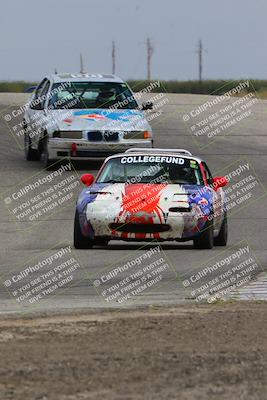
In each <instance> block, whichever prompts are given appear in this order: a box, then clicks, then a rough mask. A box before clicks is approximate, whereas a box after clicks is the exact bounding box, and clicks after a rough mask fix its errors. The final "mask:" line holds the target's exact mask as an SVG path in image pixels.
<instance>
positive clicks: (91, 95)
mask: <svg viewBox="0 0 267 400" xmlns="http://www.w3.org/2000/svg"><path fill="white" fill-rule="evenodd" d="M48 108H50V109H54V110H55V109H56V110H58V109H86V108H102V109H103V108H105V109H106V108H112V109H137V108H138V104H137V102H136V100H135V99H134V96H133V93H132V92H131V91H130V89H129V87H128V86H127V84H126V83H113V82H68V84H64V85H62V84H61V83H56V84H54V85H53V87H52V90H51V97H50V100H49V105H48Z"/></svg>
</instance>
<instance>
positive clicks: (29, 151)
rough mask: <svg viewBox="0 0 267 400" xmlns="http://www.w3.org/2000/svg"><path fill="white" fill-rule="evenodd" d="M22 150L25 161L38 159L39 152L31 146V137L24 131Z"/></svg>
mask: <svg viewBox="0 0 267 400" xmlns="http://www.w3.org/2000/svg"><path fill="white" fill-rule="evenodd" d="M24 152H25V159H26V160H27V161H38V160H40V152H39V151H38V150H35V149H33V148H32V143H31V138H30V136H29V135H28V134H27V133H26V132H25V133H24Z"/></svg>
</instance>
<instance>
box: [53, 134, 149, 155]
mask: <svg viewBox="0 0 267 400" xmlns="http://www.w3.org/2000/svg"><path fill="white" fill-rule="evenodd" d="M131 147H142V148H144V147H145V148H151V147H153V140H152V139H138V140H137V139H135V140H134V139H128V140H121V141H117V142H105V141H101V142H89V141H86V140H84V139H61V138H49V141H48V152H49V158H50V159H51V160H59V159H62V158H66V157H67V158H70V159H73V160H85V159H89V158H105V157H107V156H110V155H112V154H116V153H123V152H124V151H125V150H127V149H129V148H131Z"/></svg>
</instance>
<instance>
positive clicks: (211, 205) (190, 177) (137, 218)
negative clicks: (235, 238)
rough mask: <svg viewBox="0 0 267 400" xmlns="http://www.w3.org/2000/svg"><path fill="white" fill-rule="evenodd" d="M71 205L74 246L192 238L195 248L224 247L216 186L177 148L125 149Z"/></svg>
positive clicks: (220, 181) (221, 200)
mask: <svg viewBox="0 0 267 400" xmlns="http://www.w3.org/2000/svg"><path fill="white" fill-rule="evenodd" d="M81 180H82V182H83V183H84V184H85V185H86V188H85V189H84V190H83V191H82V192H81V194H80V196H79V198H78V201H77V206H76V213H75V223H74V246H75V248H77V249H83V248H92V247H93V246H94V245H107V244H108V242H109V240H112V239H115V240H125V241H152V240H157V241H169V240H176V241H179V242H183V241H188V240H193V242H194V246H195V248H201V249H211V248H212V247H213V245H218V246H225V245H226V244H227V214H226V207H225V196H224V192H223V189H222V187H223V186H225V185H226V184H227V179H226V178H225V177H216V178H213V177H212V175H211V172H210V170H209V168H208V166H207V164H206V163H205V161H203V160H201V159H200V158H198V157H194V156H192V154H191V153H190V152H189V151H187V150H183V149H177V150H175V149H171V150H168V149H140V148H138V149H130V150H127V151H126V152H125V153H121V154H117V155H114V156H112V157H109V158H107V159H106V160H105V162H104V164H103V166H102V167H101V169H100V171H99V173H98V175H97V177H96V179H95V180H94V177H93V175H91V174H85V175H83V176H82V177H81Z"/></svg>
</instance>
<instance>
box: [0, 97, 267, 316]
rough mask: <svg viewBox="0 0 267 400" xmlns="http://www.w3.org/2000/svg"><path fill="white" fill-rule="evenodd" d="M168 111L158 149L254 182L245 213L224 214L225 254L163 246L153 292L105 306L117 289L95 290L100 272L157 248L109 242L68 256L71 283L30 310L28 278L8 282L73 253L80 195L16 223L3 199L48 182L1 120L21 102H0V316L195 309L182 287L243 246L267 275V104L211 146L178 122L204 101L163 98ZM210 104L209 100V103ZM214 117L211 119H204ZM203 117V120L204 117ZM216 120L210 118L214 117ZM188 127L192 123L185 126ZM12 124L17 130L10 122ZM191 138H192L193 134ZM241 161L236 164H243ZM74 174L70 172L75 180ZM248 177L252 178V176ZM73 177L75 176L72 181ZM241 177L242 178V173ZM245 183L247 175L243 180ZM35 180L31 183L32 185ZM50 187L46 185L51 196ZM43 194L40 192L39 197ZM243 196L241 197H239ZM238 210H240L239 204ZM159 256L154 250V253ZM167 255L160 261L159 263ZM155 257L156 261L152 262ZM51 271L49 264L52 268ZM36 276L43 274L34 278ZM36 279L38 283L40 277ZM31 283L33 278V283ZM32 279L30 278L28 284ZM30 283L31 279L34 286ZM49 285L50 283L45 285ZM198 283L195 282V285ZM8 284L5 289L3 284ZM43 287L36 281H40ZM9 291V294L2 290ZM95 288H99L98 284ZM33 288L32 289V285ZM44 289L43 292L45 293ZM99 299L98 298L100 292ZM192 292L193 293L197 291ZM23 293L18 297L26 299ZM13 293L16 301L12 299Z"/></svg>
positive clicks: (159, 124) (161, 119)
mask: <svg viewBox="0 0 267 400" xmlns="http://www.w3.org/2000/svg"><path fill="white" fill-rule="evenodd" d="M166 96H167V98H168V103H167V104H166V105H164V107H163V112H162V114H161V115H160V116H158V117H156V118H155V119H154V120H153V121H152V126H153V129H154V135H155V147H165V148H181V147H182V148H186V149H189V150H190V151H191V152H192V153H193V154H196V155H200V156H203V158H204V159H205V160H206V161H207V163H208V165H209V166H210V169H211V170H212V172H213V175H222V174H223V171H224V170H227V171H229V170H231V168H232V170H234V169H235V168H238V166H239V165H241V164H242V163H243V164H242V165H249V171H248V173H247V175H250V174H253V176H254V177H255V176H257V185H256V186H255V187H253V188H252V189H251V194H250V197H249V198H248V200H244V201H242V202H241V203H242V206H240V205H236V206H233V208H232V209H231V212H230V213H229V220H228V222H229V242H228V246H227V247H226V248H222V247H214V248H213V249H212V250H195V249H194V248H193V246H192V242H186V243H176V242H168V243H160V254H161V256H162V257H164V260H165V261H166V262H167V264H168V267H167V268H166V270H165V271H164V272H163V273H162V275H161V279H160V282H156V281H155V284H151V286H150V287H148V288H146V290H143V291H141V290H140V293H139V294H137V295H135V296H132V297H131V299H128V300H125V301H123V302H122V303H118V302H116V301H113V300H109V301H107V300H105V298H104V297H105V296H106V295H107V292H108V293H115V289H114V291H113V289H112V290H111V289H110V286H109V287H107V286H105V287H104V285H102V286H103V287H101V286H100V287H99V286H98V287H94V285H93V282H98V281H99V277H100V275H101V274H103V271H111V270H114V269H115V268H116V266H118V265H122V264H123V265H125V264H126V263H127V262H128V261H129V260H136V259H138V257H140V256H141V255H142V254H144V252H148V251H149V249H150V250H151V249H153V248H154V249H155V248H157V246H158V244H157V243H154V244H152V245H151V246H146V247H145V248H144V247H142V246H144V243H141V242H140V243H125V242H119V241H113V242H111V243H110V244H109V245H108V247H106V248H101V247H99V248H94V249H93V250H79V251H77V250H75V249H73V247H72V249H70V250H69V253H68V256H69V257H70V255H71V257H74V258H75V259H76V260H78V261H79V267H78V268H77V269H76V270H75V271H74V273H73V275H72V278H71V281H69V282H67V281H66V282H65V283H62V287H60V288H58V289H57V290H55V291H54V292H52V291H51V293H47V295H46V296H45V298H42V299H40V300H38V301H37V300H36V301H35V302H33V303H32V304H29V303H27V299H22V297H21V300H20V301H18V300H16V299H17V298H18V297H17V296H18V293H17V292H18V287H17V286H16V285H17V284H20V288H21V286H22V283H23V284H25V285H26V284H27V282H29V281H30V279H29V277H30V275H28V276H26V277H25V276H24V277H21V282H20V283H19V282H17V283H16V284H15V283H13V282H12V283H11V284H10V278H11V276H16V277H17V278H16V279H17V280H18V279H19V278H18V276H19V274H20V271H22V270H25V269H26V268H27V266H28V265H30V264H34V265H36V264H37V262H39V260H40V259H43V258H45V257H47V256H48V254H52V253H55V252H57V251H59V250H60V249H61V248H66V247H67V246H69V245H71V246H72V233H73V220H74V210H75V201H76V197H77V194H78V193H79V191H80V190H81V185H78V186H76V187H75V189H74V194H73V196H72V197H71V198H70V200H68V201H67V205H66V204H65V205H64V207H58V208H57V209H56V211H55V212H54V213H53V214H51V215H50V214H49V215H48V216H44V217H43V218H40V219H39V220H38V223H36V224H31V223H29V222H27V221H23V220H22V221H14V218H13V217H12V215H11V213H10V211H9V208H8V207H7V205H8V204H7V202H5V199H6V198H7V197H9V194H10V193H13V192H15V191H16V188H18V187H21V184H22V182H24V181H25V182H28V181H29V179H33V178H31V177H33V176H34V175H35V174H38V173H41V174H40V175H38V176H39V177H42V176H45V175H46V174H47V172H45V171H43V170H42V164H41V162H38V161H37V162H35V161H31V162H26V161H25V159H24V153H23V150H22V148H23V140H22V138H21V137H18V138H16V137H14V136H16V134H14V130H13V134H12V123H13V121H11V123H9V122H8V123H7V122H6V121H5V119H4V116H5V115H6V113H9V114H10V113H11V111H12V110H15V109H17V107H18V105H20V104H23V101H24V100H25V98H24V95H13V94H12V95H5V94H3V95H1V96H0V111H1V118H0V130H1V147H0V174H1V202H0V219H1V236H0V255H1V269H0V278H1V284H0V312H1V313H6V312H30V311H52V312H57V311H60V310H63V309H64V310H65V311H66V310H73V309H77V310H78V309H84V308H107V307H108V308H110V307H138V306H143V305H154V306H157V305H163V304H164V305H167V304H176V303H181V302H188V301H189V302H190V301H191V302H192V301H194V300H193V299H192V297H194V296H192V291H191V290H190V289H191V286H190V285H189V287H185V286H187V284H183V283H182V282H183V281H185V280H186V281H187V279H188V278H189V277H190V276H192V275H194V276H195V277H196V273H197V272H198V271H200V270H203V268H204V267H205V266H206V265H208V264H209V263H213V264H215V262H217V261H218V260H221V259H225V258H226V257H227V256H229V255H231V254H233V253H235V252H236V251H238V250H239V249H240V247H242V246H249V249H250V251H251V252H253V257H254V256H255V257H256V259H257V264H258V268H257V270H254V272H255V273H257V274H258V273H259V272H260V269H261V271H262V270H263V271H264V270H265V268H266V259H267V244H266V238H267V226H266V222H267V207H266V193H267V192H266V190H267V176H266V165H267V135H266V126H267V112H266V109H267V101H264V100H260V101H258V102H257V103H255V104H254V105H253V106H252V111H251V114H250V115H249V116H248V117H247V118H244V119H242V120H240V122H238V123H236V124H235V125H234V126H232V127H231V128H229V129H226V130H225V132H224V133H223V134H216V135H215V136H213V137H212V139H211V138H208V137H206V136H205V134H204V133H203V134H202V135H200V136H199V137H198V138H197V140H196V138H195V137H193V136H192V134H191V133H190V127H191V125H188V124H187V125H186V123H185V122H184V120H183V119H186V118H187V117H184V115H188V114H189V113H190V111H191V110H192V109H196V108H197V107H198V105H201V104H203V103H204V102H206V101H207V99H208V97H207V96H201V95H173V94H171V95H166ZM210 98H211V97H210ZM235 99H236V98H235ZM233 101H234V100H233V99H232V100H225V101H224V102H221V103H220V105H218V110H219V109H222V108H223V107H226V106H227V105H229V104H230V103H231V102H233ZM213 113H214V110H212V111H211V110H210V111H209V115H211V114H213ZM203 115H204V114H203ZM214 118H215V117H214ZM189 122H190V121H189ZM14 123H15V122H14ZM191 132H192V130H191ZM240 160H241V161H240ZM100 165H101V163H99V162H95V161H92V162H90V163H89V164H88V165H86V164H85V163H82V164H79V165H76V164H75V171H76V172H77V174H78V175H82V174H83V173H84V172H85V171H86V172H91V173H93V174H94V175H95V174H96V172H97V170H98V168H99V166H100ZM75 171H74V172H75ZM252 171H253V172H252ZM76 172H75V173H76ZM243 173H244V174H246V171H244V172H243ZM71 174H73V170H72V171H66V172H64V175H62V176H61V177H60V179H65V178H66V177H68V176H71ZM244 176H245V175H244ZM34 179H35V178H34ZM49 187H50V184H49V183H47V184H45V188H46V189H49ZM42 190H44V189H42ZM244 192H245V191H244ZM241 203H240V204H241ZM240 243H241V244H240ZM155 251H156V250H155ZM163 255H164V256H163ZM153 256H154V257H157V254H156V253H155V254H154V255H153ZM238 262H239V259H236V260H234V261H233V262H232V264H231V268H233V266H234V265H237V263H238ZM52 265H54V264H52ZM138 268H140V265H139V264H138V263H137V262H136V265H135V266H134V267H131V271H130V272H127V271H125V272H123V273H122V274H121V275H120V276H118V275H116V276H114V277H112V279H111V280H110V281H109V283H110V284H112V285H113V284H114V285H116V284H119V285H120V282H119V279H123V278H125V277H127V276H128V275H129V274H133V273H134V272H135V271H136V270H138ZM49 269H51V265H50V264H49V265H48V266H46V267H44V269H43V270H42V273H47V272H48V271H49ZM38 273H39V274H40V272H38ZM38 273H37V275H38ZM37 275H35V277H36V276H37ZM32 277H33V276H32ZM32 277H31V279H32ZM48 278H49V275H47V277H46V279H48ZM194 279H195V280H196V278H194ZM8 282H9V283H8ZM40 282H41V281H40ZM5 285H6V286H5ZM95 285H97V284H96V283H95ZM31 286H33V284H31ZM47 287H48V286H47ZM102 289H103V290H104V294H103V290H102ZM194 289H195V288H194ZM27 291H28V288H27V287H25V288H24V289H23V290H21V291H20V293H21V295H22V294H23V293H24V294H25V293H26V292H27ZM13 292H14V293H13Z"/></svg>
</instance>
